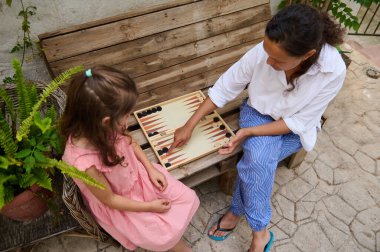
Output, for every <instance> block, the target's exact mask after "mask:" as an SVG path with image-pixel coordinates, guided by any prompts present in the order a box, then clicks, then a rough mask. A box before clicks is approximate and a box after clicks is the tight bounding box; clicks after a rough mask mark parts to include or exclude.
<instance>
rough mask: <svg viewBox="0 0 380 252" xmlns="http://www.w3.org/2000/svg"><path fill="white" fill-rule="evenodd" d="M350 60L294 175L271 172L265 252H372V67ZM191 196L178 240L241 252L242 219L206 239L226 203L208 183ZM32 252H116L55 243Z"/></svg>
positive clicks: (377, 162)
mask: <svg viewBox="0 0 380 252" xmlns="http://www.w3.org/2000/svg"><path fill="white" fill-rule="evenodd" d="M350 57H351V58H352V60H353V62H352V63H351V66H350V67H349V69H348V72H347V78H346V81H345V85H344V88H343V90H342V91H341V92H340V94H339V95H338V97H337V98H336V99H335V100H334V101H333V103H332V104H331V105H330V106H329V108H328V110H327V111H326V113H325V116H326V118H327V121H326V123H325V125H324V128H323V131H322V132H320V134H319V137H318V142H317V145H316V148H315V149H314V150H313V151H312V152H310V153H308V155H307V156H306V159H305V161H304V162H303V163H302V164H301V165H300V166H299V167H297V168H296V169H294V170H289V169H287V168H286V167H279V168H278V171H277V174H276V178H275V185H274V190H273V197H272V208H273V216H272V221H271V224H270V229H271V230H272V231H273V232H274V234H275V236H276V242H275V244H274V247H273V250H272V251H276V252H285V251H289V252H297V251H305V252H314V251H327V252H330V251H339V252H350V251H364V252H367V251H380V79H371V78H369V77H367V76H366V74H365V71H366V70H367V69H368V68H370V67H373V65H370V64H369V63H367V62H368V61H367V60H366V59H365V58H364V57H363V56H362V55H360V54H359V53H357V52H353V53H352V54H351V55H350ZM195 190H196V191H197V193H198V195H199V197H200V199H201V207H200V208H199V210H198V212H197V214H196V216H195V217H194V219H193V220H192V222H191V225H190V226H189V228H188V230H187V232H186V234H185V238H186V240H187V241H188V242H189V243H191V244H192V246H193V249H194V251H195V252H208V251H221V252H222V251H225V252H239V251H247V249H248V247H249V245H250V235H251V231H250V228H249V226H248V225H247V223H246V221H245V219H244V218H243V219H242V220H241V222H240V224H239V225H238V227H237V229H236V231H235V232H234V233H233V234H232V235H231V236H230V237H229V238H228V239H227V240H225V241H224V242H214V241H211V240H210V239H208V238H207V230H208V228H209V226H210V225H211V224H212V223H214V222H215V221H216V220H217V218H218V217H219V216H220V215H221V214H223V213H224V212H225V211H226V210H227V209H228V205H229V201H230V199H231V197H230V196H227V195H225V194H223V193H222V192H220V191H219V190H218V186H217V182H216V180H215V179H214V180H212V181H209V182H207V183H204V184H202V185H200V186H198V187H196V188H195ZM32 251H33V252H53V251H70V252H77V251H78V252H79V251H80V252H82V251H83V252H86V251H88V252H95V251H103V252H113V251H122V249H121V248H115V247H112V246H109V245H106V244H102V243H97V242H96V241H94V240H91V239H86V238H78V237H68V236H65V235H62V236H59V237H54V238H51V239H48V240H46V241H43V242H41V243H39V244H37V245H36V246H34V247H33V249H32ZM138 251H140V252H141V251H144V250H141V249H139V250H138Z"/></svg>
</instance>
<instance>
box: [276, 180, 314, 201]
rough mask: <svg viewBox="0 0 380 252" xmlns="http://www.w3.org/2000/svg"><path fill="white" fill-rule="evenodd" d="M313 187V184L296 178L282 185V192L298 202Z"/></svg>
mask: <svg viewBox="0 0 380 252" xmlns="http://www.w3.org/2000/svg"><path fill="white" fill-rule="evenodd" d="M312 189H313V186H312V185H310V184H309V183H307V182H305V181H304V180H302V179H301V178H296V179H294V180H292V181H290V182H289V183H287V184H286V185H285V186H283V187H281V189H280V194H281V195H283V196H286V198H287V199H289V200H291V201H293V202H296V201H298V200H300V199H301V198H302V197H303V196H305V195H306V194H307V193H309V192H310V191H311V190H312Z"/></svg>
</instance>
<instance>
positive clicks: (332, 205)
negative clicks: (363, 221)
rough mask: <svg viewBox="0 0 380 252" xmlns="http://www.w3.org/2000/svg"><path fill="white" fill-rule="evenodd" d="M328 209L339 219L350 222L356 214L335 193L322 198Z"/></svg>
mask: <svg viewBox="0 0 380 252" xmlns="http://www.w3.org/2000/svg"><path fill="white" fill-rule="evenodd" d="M323 202H324V203H325V205H326V207H327V209H328V211H329V212H330V213H331V214H332V215H334V216H335V217H336V218H338V219H339V220H341V221H343V222H344V223H346V224H350V223H351V221H352V220H353V218H354V217H355V215H356V211H355V210H354V209H353V208H352V207H350V206H349V205H348V204H347V203H346V202H344V201H343V200H342V199H341V198H339V197H338V196H336V195H333V196H330V197H327V198H324V199H323Z"/></svg>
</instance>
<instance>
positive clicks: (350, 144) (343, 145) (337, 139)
mask: <svg viewBox="0 0 380 252" xmlns="http://www.w3.org/2000/svg"><path fill="white" fill-rule="evenodd" d="M331 139H332V141H333V142H334V144H335V146H336V147H338V148H339V149H341V150H343V151H345V152H346V153H348V154H350V155H354V154H355V152H356V151H357V150H358V148H359V145H358V144H357V143H356V142H355V141H353V140H352V139H351V138H348V137H346V136H341V135H333V136H331Z"/></svg>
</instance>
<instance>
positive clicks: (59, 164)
mask: <svg viewBox="0 0 380 252" xmlns="http://www.w3.org/2000/svg"><path fill="white" fill-rule="evenodd" d="M48 165H49V166H50V167H56V168H58V169H59V170H61V172H62V173H64V174H67V175H69V176H70V177H72V178H77V179H80V180H82V181H83V182H84V183H86V184H88V185H92V186H95V187H98V188H100V189H104V188H105V187H104V185H103V184H101V183H99V182H98V181H96V180H95V179H94V178H93V177H90V176H89V175H87V174H86V173H84V172H82V171H79V170H78V169H77V168H75V167H74V166H72V165H69V164H67V163H65V162H64V161H62V160H59V161H58V160H56V159H51V158H49V163H48Z"/></svg>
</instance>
